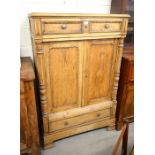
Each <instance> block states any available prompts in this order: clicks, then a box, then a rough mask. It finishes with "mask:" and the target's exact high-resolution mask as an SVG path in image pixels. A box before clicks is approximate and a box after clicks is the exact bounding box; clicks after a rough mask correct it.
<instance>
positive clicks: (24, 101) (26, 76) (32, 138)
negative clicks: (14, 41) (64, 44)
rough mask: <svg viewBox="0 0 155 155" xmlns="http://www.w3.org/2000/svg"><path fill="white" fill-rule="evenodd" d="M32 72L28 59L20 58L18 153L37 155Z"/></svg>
mask: <svg viewBox="0 0 155 155" xmlns="http://www.w3.org/2000/svg"><path fill="white" fill-rule="evenodd" d="M34 79H35V75H34V70H33V66H32V61H31V59H30V58H29V57H25V58H21V69H20V131H21V135H20V136H21V140H20V151H21V154H22V153H32V155H39V154H40V151H39V137H38V123H37V112H36V102H35V93H34Z"/></svg>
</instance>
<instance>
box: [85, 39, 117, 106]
mask: <svg viewBox="0 0 155 155" xmlns="http://www.w3.org/2000/svg"><path fill="white" fill-rule="evenodd" d="M86 44H87V45H86V47H87V49H86V52H85V55H84V74H83V106H84V105H88V104H93V103H99V102H102V101H103V100H108V99H110V98H111V95H112V89H113V83H114V82H113V80H114V70H115V59H116V52H117V51H116V46H117V41H116V40H115V39H102V40H90V41H87V43H86Z"/></svg>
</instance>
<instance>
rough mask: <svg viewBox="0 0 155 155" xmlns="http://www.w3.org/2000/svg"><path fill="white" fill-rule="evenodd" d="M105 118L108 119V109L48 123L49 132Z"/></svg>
mask: <svg viewBox="0 0 155 155" xmlns="http://www.w3.org/2000/svg"><path fill="white" fill-rule="evenodd" d="M105 117H110V108H108V109H103V110H100V111H95V112H90V113H87V114H82V115H79V116H75V117H71V118H67V119H62V120H58V121H53V122H50V124H49V131H50V132H54V131H57V130H61V129H66V128H70V127H73V126H76V125H80V124H84V123H87V122H91V121H95V120H100V119H104V118H105Z"/></svg>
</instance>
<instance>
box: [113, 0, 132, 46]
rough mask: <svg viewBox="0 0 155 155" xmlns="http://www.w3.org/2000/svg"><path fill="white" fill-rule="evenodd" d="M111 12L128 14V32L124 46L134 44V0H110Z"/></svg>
mask: <svg viewBox="0 0 155 155" xmlns="http://www.w3.org/2000/svg"><path fill="white" fill-rule="evenodd" d="M111 13H122V14H126V13H127V14H129V15H130V16H131V17H130V18H129V24H128V32H127V37H126V38H125V46H129V45H130V46H133V44H134V0H112V2H111Z"/></svg>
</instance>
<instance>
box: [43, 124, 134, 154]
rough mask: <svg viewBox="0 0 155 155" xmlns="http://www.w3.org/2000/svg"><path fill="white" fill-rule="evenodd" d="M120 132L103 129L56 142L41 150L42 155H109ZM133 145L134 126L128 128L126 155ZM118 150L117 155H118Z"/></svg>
mask: <svg viewBox="0 0 155 155" xmlns="http://www.w3.org/2000/svg"><path fill="white" fill-rule="evenodd" d="M120 132H121V131H115V130H113V131H107V130H106V129H105V128H102V129H97V130H93V131H89V132H86V133H82V134H79V135H76V136H72V137H68V138H65V139H62V140H58V141H56V142H55V143H54V145H55V146H54V147H53V148H51V149H48V150H42V155H111V154H112V150H113V148H114V145H115V143H116V141H117V139H118V137H119V135H120ZM133 143H134V124H133V123H131V124H130V127H129V140H128V154H129V152H131V149H132V146H133ZM120 149H121V148H120ZM120 154H121V153H120V150H119V153H118V155H120Z"/></svg>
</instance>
